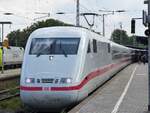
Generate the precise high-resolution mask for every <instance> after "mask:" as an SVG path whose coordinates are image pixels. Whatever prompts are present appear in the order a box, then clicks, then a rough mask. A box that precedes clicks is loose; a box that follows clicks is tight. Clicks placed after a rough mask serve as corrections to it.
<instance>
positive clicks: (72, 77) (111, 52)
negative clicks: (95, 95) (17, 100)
mask: <svg viewBox="0 0 150 113" xmlns="http://www.w3.org/2000/svg"><path fill="white" fill-rule="evenodd" d="M131 55H132V49H131V48H127V47H124V46H121V45H118V44H116V43H114V42H111V41H109V40H107V39H105V38H104V37H102V36H100V35H98V34H96V33H94V32H91V31H90V30H88V29H85V28H79V27H48V28H41V29H38V30H36V31H34V32H33V33H32V34H31V35H30V37H29V39H28V42H27V46H26V49H25V55H24V61H23V67H22V73H21V81H20V84H21V86H20V90H21V92H20V95H21V100H22V102H23V103H24V104H25V105H26V106H28V107H30V108H33V109H36V110H41V111H46V110H50V111H56V110H61V109H63V108H65V107H68V106H70V105H72V104H75V103H77V102H79V101H81V100H82V99H84V98H85V97H87V96H88V94H89V93H91V92H92V91H93V90H94V89H95V88H97V87H98V86H100V85H101V84H102V83H104V82H105V81H106V80H108V79H109V78H110V77H112V76H113V75H114V73H116V72H117V71H119V70H120V69H122V68H123V67H125V66H126V65H128V64H130V63H131Z"/></svg>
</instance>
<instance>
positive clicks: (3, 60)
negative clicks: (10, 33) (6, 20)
mask: <svg viewBox="0 0 150 113" xmlns="http://www.w3.org/2000/svg"><path fill="white" fill-rule="evenodd" d="M3 37H4V24H2V74H3V73H4V48H3Z"/></svg>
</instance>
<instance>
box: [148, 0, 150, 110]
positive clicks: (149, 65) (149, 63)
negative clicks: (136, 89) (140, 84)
mask: <svg viewBox="0 0 150 113" xmlns="http://www.w3.org/2000/svg"><path fill="white" fill-rule="evenodd" d="M148 16H150V0H148ZM148 29H149V30H150V23H148ZM148 80H149V101H148V111H150V35H149V37H148Z"/></svg>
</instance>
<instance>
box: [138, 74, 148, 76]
mask: <svg viewBox="0 0 150 113" xmlns="http://www.w3.org/2000/svg"><path fill="white" fill-rule="evenodd" d="M136 75H137V76H138V75H139V76H144V75H146V74H136Z"/></svg>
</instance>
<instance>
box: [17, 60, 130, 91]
mask: <svg viewBox="0 0 150 113" xmlns="http://www.w3.org/2000/svg"><path fill="white" fill-rule="evenodd" d="M129 60H130V59H125V60H122V61H121V62H119V63H118V64H110V65H108V66H105V67H104V68H100V69H98V70H96V71H93V72H91V73H90V74H88V75H87V77H86V78H84V80H83V81H82V82H81V83H80V84H79V85H76V86H68V87H51V88H48V89H49V90H47V91H71V90H79V89H81V88H82V87H83V86H84V85H85V84H87V82H89V81H90V80H92V79H93V78H95V77H97V76H101V75H103V74H104V73H106V72H107V71H109V70H111V69H112V68H115V67H117V66H118V65H120V64H122V63H125V62H127V61H129ZM20 89H21V90H25V91H42V90H43V88H42V87H28V86H21V87H20Z"/></svg>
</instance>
